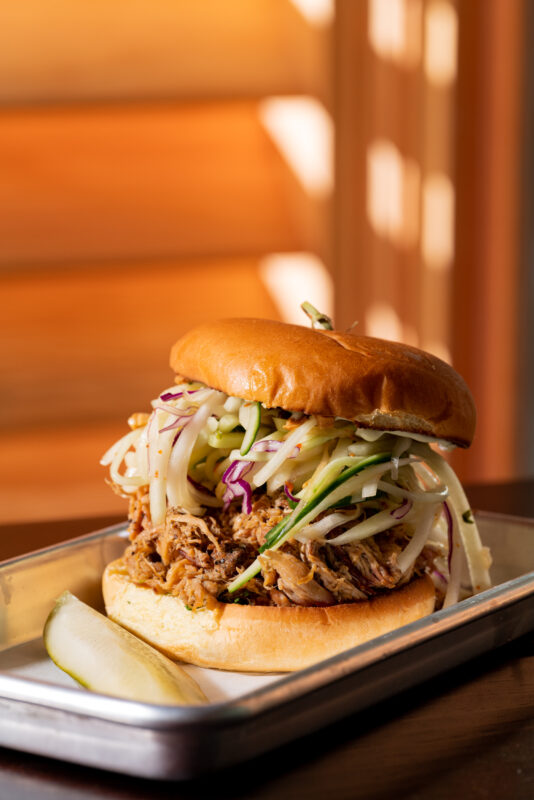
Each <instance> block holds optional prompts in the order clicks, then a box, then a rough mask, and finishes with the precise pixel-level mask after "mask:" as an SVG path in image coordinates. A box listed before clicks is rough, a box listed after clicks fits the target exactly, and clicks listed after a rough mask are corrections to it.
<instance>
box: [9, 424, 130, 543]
mask: <svg viewBox="0 0 534 800" xmlns="http://www.w3.org/2000/svg"><path fill="white" fill-rule="evenodd" d="M124 432H125V430H124V427H123V426H121V424H120V423H116V424H110V423H108V424H99V425H95V424H94V423H93V424H90V423H87V424H86V425H78V426H70V427H69V426H67V427H63V428H58V429H50V428H23V429H19V430H11V431H7V432H6V431H4V432H3V434H2V460H1V462H0V485H1V486H2V491H1V494H2V519H3V521H5V522H6V523H8V522H23V521H24V522H29V521H32V520H35V521H39V520H45V519H66V518H68V517H83V516H90V517H98V516H101V515H114V514H117V515H123V516H124V517H125V516H126V512H127V507H128V503H127V501H126V500H124V499H122V498H120V497H118V496H117V495H116V494H114V492H113V491H112V490H111V489H110V488H109V486H108V485H107V484H106V483H105V479H106V476H107V471H106V469H105V468H104V467H102V466H100V464H99V461H100V458H101V457H102V455H103V454H104V453H105V452H106V450H107V449H108V447H110V446H111V445H112V444H113V442H114V441H116V440H117V439H118V438H119V436H121V435H122V434H123V433H124ZM87 532H88V533H89V531H87ZM43 544H44V543H41V546H43ZM38 546H39V545H38V544H37V545H36V547H38Z"/></svg>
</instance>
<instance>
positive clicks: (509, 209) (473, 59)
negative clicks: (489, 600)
mask: <svg viewBox="0 0 534 800" xmlns="http://www.w3.org/2000/svg"><path fill="white" fill-rule="evenodd" d="M525 10H526V5H525V3H524V2H522V0H517V2H514V3H502V2H500V0H476V2H475V0H473V2H471V3H460V4H459V5H458V12H459V21H460V39H459V85H458V91H459V103H458V124H457V147H458V156H457V175H458V183H457V198H458V204H457V209H458V210H457V220H458V221H457V257H456V262H457V269H456V273H455V287H454V291H455V297H454V301H455V305H454V310H455V314H456V325H455V328H454V343H453V344H454V351H455V358H456V361H457V363H458V367H459V369H460V371H461V372H462V373H463V374H464V375H465V376H466V377H467V378H468V380H469V382H470V384H471V387H472V390H473V394H474V397H475V401H476V404H477V408H478V423H477V435H476V438H475V442H474V445H473V447H472V448H471V449H470V451H469V452H468V453H466V454H465V459H466V460H467V462H468V465H469V477H470V478H471V479H472V480H476V481H479V482H484V481H485V482H488V481H500V480H503V479H504V480H510V479H511V478H513V477H516V476H517V475H518V474H520V473H519V468H520V465H521V466H523V468H525V467H524V465H525V460H524V454H523V453H521V452H520V451H521V448H522V439H523V432H522V431H521V430H520V427H519V412H520V411H521V410H523V409H522V401H521V400H520V399H519V396H518V393H519V387H520V385H521V384H520V372H521V370H525V371H530V369H531V364H528V363H524V364H521V365H520V364H519V354H520V352H521V347H522V343H521V333H520V321H519V310H520V308H521V302H522V301H521V296H520V294H521V288H522V284H521V279H522V276H521V269H520V252H519V226H520V207H519V203H520V187H521V182H522V179H523V176H522V170H523V164H522V160H521V159H522V153H521V141H522V127H521V126H522V114H523V109H522V101H523V97H522V92H523V87H522V81H523V80H524V79H525V76H524V74H523V72H522V70H523V63H522V59H523V52H522V46H523V41H524V39H523V36H524V24H525ZM525 41H526V40H525ZM531 418H532V411H531V410H530V415H529V417H528V418H527V424H529V425H530V424H531ZM521 462H522V463H521Z"/></svg>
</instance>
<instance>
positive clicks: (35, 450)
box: [0, 0, 526, 521]
mask: <svg viewBox="0 0 534 800" xmlns="http://www.w3.org/2000/svg"><path fill="white" fill-rule="evenodd" d="M525 1H526V0H511V2H507V0H468V2H466V0H355V1H354V2H353V0H337V2H334V0H315V2H313V1H312V0H299V1H298V2H297V0H294V2H292V1H291V0H224V2H221V0H203V2H202V3H195V2H192V0H150V2H149V1H148V0H68V2H67V0H48V1H47V2H46V3H45V2H44V0H21V1H20V2H17V3H11V2H8V0H0V23H1V24H0V176H1V177H0V244H1V247H0V280H1V296H2V303H1V309H2V310H1V322H2V338H1V342H0V370H1V379H2V395H1V401H0V402H1V413H0V426H1V433H2V448H1V450H2V461H1V465H0V487H1V489H0V492H1V494H2V510H3V514H4V519H5V520H6V521H9V520H13V521H15V520H31V519H45V518H48V519H50V518H60V517H68V516H84V515H90V516H95V515H97V514H107V513H113V512H119V513H120V511H121V510H122V509H123V508H124V503H123V501H121V500H120V499H118V498H116V497H115V496H114V495H113V494H112V493H111V492H110V491H109V489H108V488H107V487H106V486H105V484H104V470H103V469H102V468H101V467H99V465H98V460H99V457H100V455H101V454H102V453H103V452H104V450H105V449H107V447H108V446H109V445H110V444H111V443H112V442H113V441H114V439H115V438H117V437H118V436H120V435H121V433H122V432H123V431H124V430H125V423H126V419H127V417H128V415H129V414H130V412H132V411H134V410H142V409H145V408H146V407H147V405H148V403H149V402H150V400H151V399H152V398H153V397H154V396H155V395H156V394H157V393H158V392H159V391H160V390H161V389H163V388H164V387H166V386H167V385H169V383H170V382H171V380H172V376H171V373H170V371H169V369H168V367H167V357H168V351H169V349H170V346H171V344H172V343H173V341H174V340H175V339H176V338H177V337H178V336H180V335H181V333H183V332H184V331H185V330H187V329H188V328H189V327H190V326H191V325H193V324H194V323H195V322H199V321H202V320H204V319H210V318H215V317H220V316H233V315H242V316H243V315H250V316H260V317H271V318H286V319H291V320H293V319H295V315H296V314H298V305H299V303H300V302H302V301H303V300H304V299H310V300H312V301H313V302H315V303H317V304H318V305H320V306H321V308H323V309H324V310H325V311H327V312H328V311H330V312H332V311H334V312H335V318H336V322H337V324H338V327H341V328H343V327H348V326H349V325H350V324H351V323H352V322H353V321H354V320H356V319H357V320H358V322H359V328H358V329H359V330H360V331H362V332H366V333H371V334H375V335H381V336H385V337H386V338H398V339H401V340H404V341H408V342H410V343H413V344H416V345H419V346H421V347H424V348H426V349H429V350H431V351H433V352H435V353H437V354H438V355H441V356H442V357H444V358H445V359H447V360H449V361H452V363H454V364H455V366H457V367H458V368H459V369H460V371H461V372H463V374H464V376H465V377H466V378H467V380H468V382H469V383H470V384H471V386H472V388H473V392H474V394H475V398H476V401H477V405H478V408H479V429H478V435H477V439H476V442H475V445H474V446H473V448H472V451H471V452H470V453H466V454H460V456H459V458H458V459H457V468H458V470H459V472H460V474H461V475H462V477H464V478H467V479H469V480H471V481H474V480H475V481H476V480H502V479H506V478H508V477H510V478H511V477H514V476H515V475H516V474H519V473H520V472H524V469H525V459H524V456H523V454H522V452H521V441H520V437H518V435H517V430H518V425H519V423H518V419H519V418H520V415H521V413H523V412H521V409H520V400H519V397H520V394H521V386H522V384H521V380H520V372H521V369H520V364H519V356H518V342H519V341H520V339H521V337H522V336H523V328H522V327H521V319H520V318H519V315H518V308H519V299H520V297H521V293H522V290H523V287H524V275H523V273H522V271H521V270H522V267H521V253H520V240H521V236H520V234H521V231H520V208H519V197H520V189H521V180H520V178H521V172H522V167H523V162H524V155H523V150H522V136H523V122H522V117H521V113H522V112H521V101H522V98H523V96H524V91H525V61H524V52H525V45H524V42H525V18H526V17H525ZM497 66H498V68H497ZM297 319H298V316H297ZM303 321H304V320H303ZM496 385H497V391H496Z"/></svg>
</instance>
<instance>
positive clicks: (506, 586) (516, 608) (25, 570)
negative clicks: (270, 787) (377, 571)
mask: <svg viewBox="0 0 534 800" xmlns="http://www.w3.org/2000/svg"><path fill="white" fill-rule="evenodd" d="M477 521H478V524H479V527H480V531H481V535H482V538H483V540H484V543H485V544H487V545H489V547H490V548H491V550H492V554H493V559H494V566H493V568H492V579H493V583H494V587H493V588H492V589H489V590H488V591H486V592H483V593H481V594H479V595H477V596H476V597H473V598H469V599H467V600H464V601H462V602H461V603H458V604H457V605H455V606H453V607H452V608H449V609H446V610H442V611H438V612H436V613H434V614H432V615H431V616H429V617H426V618H425V619H422V620H419V621H418V622H415V623H412V624H411V625H406V626H404V627H403V628H400V629H399V630H397V631H394V632H392V633H389V634H385V635H384V636H380V637H378V638H376V639H374V640H373V641H371V642H368V643H367V644H364V645H360V646H359V647H356V648H353V649H352V650H349V651H347V652H345V653H342V654H340V655H338V656H335V657H333V658H330V659H328V660H327V661H323V662H321V663H320V664H317V665H315V666H313V667H310V668H308V669H306V670H302V671H299V672H296V673H292V674H289V675H250V674H238V673H230V672H222V671H218V670H209V669H201V668H198V667H187V670H188V671H189V672H190V673H191V674H192V675H193V676H194V677H195V678H196V680H197V681H198V682H199V683H200V685H201V686H202V688H203V689H204V691H205V693H206V695H207V696H208V698H209V700H210V702H209V704H208V705H206V706H202V707H198V706H197V707H176V706H156V705H150V704H146V703H136V702H132V701H129V700H122V699H118V698H114V697H108V696H104V695H99V694H95V693H90V692H87V691H85V690H82V689H80V688H79V687H78V686H77V685H76V684H75V682H74V681H72V680H71V679H70V678H69V677H68V676H66V675H65V674H64V673H63V672H61V670H59V669H58V668H57V667H55V665H54V664H52V662H51V661H50V660H49V659H48V658H47V656H46V652H45V650H44V647H43V645H42V641H41V632H42V628H43V624H44V621H45V619H46V617H47V615H48V613H49V611H50V608H51V607H52V605H53V602H54V600H55V598H56V597H57V596H58V595H59V594H61V592H62V591H64V590H65V589H69V590H70V591H72V592H74V593H75V594H76V595H77V596H78V597H80V598H81V599H83V600H85V601H86V602H89V603H90V604H91V605H93V606H94V607H96V608H101V607H102V598H101V593H100V577H101V574H102V570H103V567H104V565H105V564H106V563H108V562H109V561H111V560H113V559H114V558H116V557H117V556H118V555H119V554H120V553H121V552H122V550H123V549H124V546H125V526H124V525H119V526H115V527H113V528H108V529H105V530H103V531H99V532H96V533H93V534H90V535H88V536H84V537H81V538H79V539H75V540H72V541H70V542H67V543H65V544H61V545H56V546H54V547H51V548H48V549H46V550H42V551H39V552H37V553H32V554H29V555H27V556H23V557H21V558H17V559H12V560H11V561H6V562H4V563H3V564H2V565H0V591H1V596H2V601H1V602H0V714H1V717H0V719H1V721H0V745H3V746H7V747H12V748H15V749H19V750H24V751H27V752H32V753H37V754H40V755H46V756H50V757H55V758H59V759H63V760H66V761H72V762H75V763H79V764H85V765H90V766H96V767H99V768H101V769H108V770H113V771H116V772H123V773H126V774H130V775H139V776H144V777H151V778H161V779H169V778H190V777H194V776H198V775H200V774H203V773H205V772H207V771H208V770H213V769H216V768H219V767H223V766H228V765H231V764H233V763H236V762H238V761H241V760H245V759H247V758H250V757H253V756H255V755H258V754H259V753H262V752H265V751H267V750H269V749H270V748H272V747H274V746H275V745H276V746H280V745H281V744H283V743H284V742H287V741H289V740H291V739H294V738H296V737H298V736H301V735H304V734H306V733H310V732H312V731H314V730H317V729H319V728H320V727H322V726H324V725H327V724H329V723H332V722H334V721H335V720H337V719H340V718H341V717H343V716H346V715H348V714H351V713H353V712H355V711H358V710H362V709H364V708H366V707H368V706H370V705H372V704H373V703H375V702H378V701H380V700H383V699H385V698H387V697H389V696H391V695H393V694H394V693H396V692H399V691H401V690H403V689H406V688H408V687H410V686H413V685H415V684H417V683H419V682H421V681H423V680H426V679H428V678H431V677H433V676H435V675H437V674H438V673H440V672H443V671H445V670H447V669H450V668H452V667H454V666H456V665H458V664H459V663H462V662H463V661H466V660H467V659H469V658H472V657H475V656H477V655H480V654H481V653H483V652H485V651H487V650H490V649H492V648H494V647H497V646H499V645H500V644H504V643H505V642H508V641H511V640H513V639H514V638H517V637H519V636H521V635H523V634H524V633H527V632H528V631H530V630H532V629H533V628H534V521H530V520H521V519H518V518H512V517H505V516H502V515H496V514H487V513H482V514H477Z"/></svg>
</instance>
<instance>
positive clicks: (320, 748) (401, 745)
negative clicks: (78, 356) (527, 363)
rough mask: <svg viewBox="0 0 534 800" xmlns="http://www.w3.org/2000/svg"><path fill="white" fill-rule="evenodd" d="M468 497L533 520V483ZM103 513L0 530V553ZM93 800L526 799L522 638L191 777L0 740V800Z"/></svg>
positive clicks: (526, 648) (80, 528)
mask: <svg viewBox="0 0 534 800" xmlns="http://www.w3.org/2000/svg"><path fill="white" fill-rule="evenodd" d="M469 497H470V500H471V503H472V505H473V507H474V508H480V509H485V510H490V511H501V512H504V513H512V514H516V515H518V516H523V517H534V480H532V481H524V482H521V483H514V484H509V485H499V486H485V487H472V489H471V490H470V491H469ZM113 521H115V520H111V519H109V520H102V519H98V520H77V521H69V522H59V523H41V524H40V525H19V526H11V527H9V528H8V527H5V528H4V529H3V530H0V558H7V557H9V556H11V555H14V554H16V553H21V552H25V551H28V550H31V549H35V548H36V547H39V546H41V547H42V546H44V545H47V544H51V543H52V542H57V541H62V540H64V539H67V538H70V537H73V536H77V535H81V534H83V533H88V532H89V531H90V530H94V529H95V528H97V527H103V525H105V524H109V523H110V522H113ZM0 713H1V712H0ZM0 725H1V717H0ZM97 797H98V798H104V799H105V798H117V800H123V799H125V798H150V799H152V798H155V799H157V798H177V799H179V798H217V800H219V799H222V798H257V799H258V800H259V799H260V798H265V799H267V798H269V800H274V799H275V798H276V800H285V798H303V800H304V798H305V800H319V798H321V799H322V798H332V799H334V798H335V800H345V798H347V800H348V798H350V799H351V800H352V799H353V798H354V800H357V799H359V798H365V800H379V799H380V800H381V799H382V798H384V800H385V798H388V800H389V798H411V800H423V799H424V800H427V799H428V798H431V799H432V800H450V798H456V797H458V798H462V800H470V798H476V799H477V800H478V798H492V799H493V798H496V799H497V800H499V799H500V798H507V800H523V799H524V800H527V798H528V800H531V798H534V634H533V635H531V636H530V635H529V636H525V637H523V638H522V639H520V640H517V641H515V642H513V643H512V644H508V645H505V646H503V647H501V648H500V649H498V650H495V651H493V652H492V653H490V654H487V655H485V656H483V657H481V658H478V659H476V660H474V661H471V662H469V663H468V664H465V665H463V666H461V667H458V668H457V669H455V670H452V671H450V672H448V673H446V674H444V675H442V676H440V677H438V678H436V679H434V680H433V681H431V682H427V683H423V684H422V685H420V686H419V687H417V688H415V689H412V690H410V691H407V692H404V693H403V694H401V695H398V696H396V697H395V698H394V699H393V700H389V701H387V702H384V703H383V704H381V705H379V706H375V707H373V708H371V709H370V710H368V711H366V712H364V713H360V714H355V715H352V716H350V717H348V718H347V719H345V720H342V721H341V722H339V723H337V724H335V725H333V726H330V727H328V728H325V729H323V730H322V731H320V732H318V733H315V734H313V735H310V736H308V737H306V738H303V739H301V740H299V741H296V742H294V743H292V744H289V745H286V746H285V747H283V748H279V749H274V750H273V751H272V752H270V753H269V754H267V755H265V756H262V757H260V758H257V759H255V760H254V761H251V762H249V763H247V764H245V765H241V766H239V767H236V768H234V769H233V770H231V771H226V772H219V773H217V774H215V775H208V776H206V777H205V778H203V779H202V780H195V781H188V782H176V783H158V782H149V781H145V780H141V779H133V778H127V777H124V776H121V775H113V774H110V773H105V772H99V771H98V770H92V769H87V768H82V767H77V766H74V765H71V764H65V763H62V762H56V761H52V760H47V759H44V758H39V757H36V756H31V755H26V754H23V753H18V752H14V751H10V750H6V749H4V750H2V749H1V748H0V800H22V799H23V798H24V799H25V798H41V800H48V798H50V799H51V798H54V799H55V798H59V800H63V798H64V799H65V800H81V799H82V798H84V799H85V798H97Z"/></svg>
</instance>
